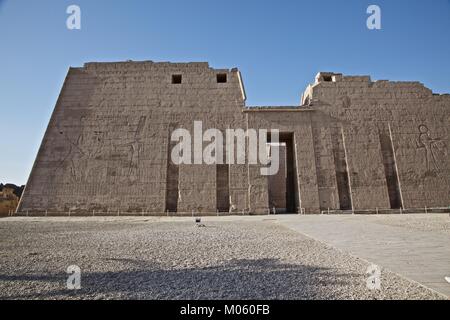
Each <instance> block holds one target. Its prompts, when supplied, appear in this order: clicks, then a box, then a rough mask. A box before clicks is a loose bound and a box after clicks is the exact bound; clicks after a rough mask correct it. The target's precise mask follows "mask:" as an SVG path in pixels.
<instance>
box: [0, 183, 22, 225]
mask: <svg viewBox="0 0 450 320" xmlns="http://www.w3.org/2000/svg"><path fill="white" fill-rule="evenodd" d="M24 188H25V186H20V187H18V186H16V185H15V184H11V183H7V184H3V183H0V217H4V216H7V215H8V213H9V212H10V211H15V210H16V208H17V205H18V204H19V200H20V197H21V196H22V192H23V189H24Z"/></svg>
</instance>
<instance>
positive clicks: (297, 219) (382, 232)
mask: <svg viewBox="0 0 450 320" xmlns="http://www.w3.org/2000/svg"><path fill="white" fill-rule="evenodd" d="M271 217H274V216H271ZM276 218H277V220H278V223H280V224H282V225H284V226H286V227H288V228H290V229H292V230H296V231H298V232H301V233H303V234H305V235H307V236H309V237H311V238H314V239H316V240H318V241H321V242H324V243H326V244H328V245H330V246H332V247H335V248H338V249H341V250H343V251H346V252H349V253H350V254H353V255H355V256H358V257H360V258H363V259H366V260H368V261H370V262H373V263H375V264H377V265H379V266H382V267H385V268H388V269H390V270H391V271H393V272H395V273H398V274H400V275H402V276H404V277H406V278H409V279H411V280H414V281H417V282H419V283H421V284H422V285H424V286H426V287H428V288H431V289H433V290H435V291H438V292H440V293H442V294H444V295H446V296H448V297H450V283H448V282H447V281H446V280H445V277H446V276H447V277H448V276H450V236H449V235H448V234H445V233H440V232H436V231H423V230H414V229H411V228H407V227H403V226H392V225H386V224H381V223H380V218H378V217H377V216H360V215H345V216H339V215H319V216H313V215H277V216H276ZM414 218H415V216H414V215H411V219H414ZM381 219H383V218H381ZM403 219H404V217H403Z"/></svg>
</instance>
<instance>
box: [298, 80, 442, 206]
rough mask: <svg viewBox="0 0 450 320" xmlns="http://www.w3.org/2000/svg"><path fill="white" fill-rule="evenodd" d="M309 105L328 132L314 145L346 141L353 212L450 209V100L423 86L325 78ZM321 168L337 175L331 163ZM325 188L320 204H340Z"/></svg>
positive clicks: (312, 89)
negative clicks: (368, 209) (449, 152)
mask: <svg viewBox="0 0 450 320" xmlns="http://www.w3.org/2000/svg"><path fill="white" fill-rule="evenodd" d="M303 102H304V103H307V104H309V105H310V106H311V107H312V108H314V109H315V110H316V111H317V112H316V113H315V117H316V118H317V119H319V120H318V121H314V125H315V127H317V128H319V129H318V130H320V131H321V132H323V133H324V136H322V137H321V138H320V139H316V141H317V142H316V145H317V144H324V143H325V142H324V141H327V139H328V138H327V136H329V137H330V138H331V140H333V139H334V140H336V141H344V149H345V150H344V151H345V152H344V154H345V158H346V166H347V170H348V177H349V184H348V186H349V189H350V190H349V191H350V192H349V196H350V197H351V202H352V206H353V208H354V209H364V208H375V207H379V208H390V207H403V208H420V207H422V208H423V207H425V206H428V207H430V206H433V207H446V206H448V205H449V204H450V158H449V155H448V146H449V142H450V141H449V134H450V132H449V130H450V126H449V125H450V95H436V94H433V93H432V92H431V91H430V90H429V89H427V88H425V87H424V86H423V85H422V84H421V83H418V82H390V81H375V82H373V81H371V80H370V78H369V77H368V76H362V77H356V76H342V75H341V74H332V73H320V74H318V76H317V78H316V83H315V84H314V85H312V86H310V87H308V89H307V90H306V92H305V94H304V96H303ZM323 118H329V120H330V122H331V123H330V124H327V122H326V121H322V120H321V119H323ZM330 130H331V131H334V133H331V132H330ZM327 132H328V133H327ZM316 137H317V136H316ZM319 141H321V142H319ZM339 144H341V142H339ZM333 148H337V147H336V143H335V144H334V147H332V148H330V147H329V148H325V150H326V151H327V154H328V157H331V152H332V150H333ZM335 167H336V166H335ZM318 170H319V171H324V170H325V171H326V172H331V171H333V165H332V164H331V161H327V163H325V164H323V165H318ZM336 171H339V170H336ZM337 180H338V184H339V179H337ZM326 185H327V187H328V186H329V185H328V184H326ZM321 188H322V185H321V184H320V183H319V189H321ZM327 189H328V190H329V192H327V193H326V194H323V193H321V204H323V205H322V207H324V206H328V204H330V207H332V208H333V207H336V205H335V204H334V206H333V205H331V204H332V203H333V199H335V198H336V194H337V193H338V192H336V191H334V192H333V190H335V188H334V187H333V186H331V187H330V188H327Z"/></svg>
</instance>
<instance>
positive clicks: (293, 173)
mask: <svg viewBox="0 0 450 320" xmlns="http://www.w3.org/2000/svg"><path fill="white" fill-rule="evenodd" d="M267 143H268V149H269V153H270V154H272V151H273V148H278V151H279V170H278V172H277V174H275V175H273V176H268V191H269V208H270V210H271V212H272V213H297V212H298V210H299V207H300V206H299V194H298V181H297V167H296V161H295V148H294V134H293V133H292V132H290V133H287V132H286V133H284V132H283V133H282V132H280V134H279V142H278V143H273V142H272V139H271V135H270V133H268V136H267ZM274 211H275V212H274Z"/></svg>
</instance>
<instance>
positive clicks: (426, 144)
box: [416, 124, 446, 171]
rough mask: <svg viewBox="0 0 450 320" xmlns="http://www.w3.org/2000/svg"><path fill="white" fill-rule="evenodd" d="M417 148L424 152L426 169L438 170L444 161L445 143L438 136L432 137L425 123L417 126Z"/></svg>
mask: <svg viewBox="0 0 450 320" xmlns="http://www.w3.org/2000/svg"><path fill="white" fill-rule="evenodd" d="M416 146H417V148H418V149H423V150H424V152H425V160H426V167H427V171H439V170H440V169H441V164H442V163H443V162H444V161H445V154H446V150H445V143H444V141H442V139H440V138H432V137H431V135H430V131H429V129H428V127H427V126H426V125H423V124H422V125H420V126H419V137H418V138H417V140H416Z"/></svg>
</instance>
